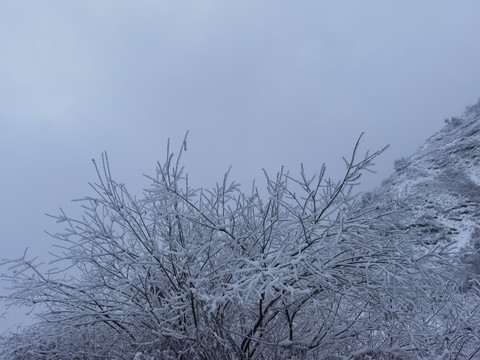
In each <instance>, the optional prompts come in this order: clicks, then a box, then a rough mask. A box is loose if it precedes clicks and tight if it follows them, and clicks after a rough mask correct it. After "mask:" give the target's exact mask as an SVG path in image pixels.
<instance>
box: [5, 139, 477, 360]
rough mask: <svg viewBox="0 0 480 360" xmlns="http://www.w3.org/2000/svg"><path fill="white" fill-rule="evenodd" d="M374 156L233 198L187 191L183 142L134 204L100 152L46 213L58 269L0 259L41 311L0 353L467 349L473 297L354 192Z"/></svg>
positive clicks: (278, 179)
mask: <svg viewBox="0 0 480 360" xmlns="http://www.w3.org/2000/svg"><path fill="white" fill-rule="evenodd" d="M357 145H358V143H357ZM185 148H186V146H184V147H182V149H185ZM379 153H380V152H376V153H374V154H371V155H367V156H366V157H365V158H361V159H358V158H357V146H356V147H355V150H354V152H353V155H352V157H351V159H350V160H349V161H347V162H346V164H347V168H346V171H345V175H344V177H343V178H342V179H340V180H339V181H337V182H334V181H331V180H329V179H326V178H325V167H322V168H321V170H320V172H319V173H318V174H315V175H313V176H312V175H308V174H307V172H306V171H305V170H304V169H303V167H302V169H301V171H300V174H299V175H298V177H293V176H292V175H290V174H289V173H286V172H285V171H284V170H283V169H282V170H281V171H280V172H279V173H278V174H276V175H275V176H271V175H268V174H265V178H266V195H262V192H261V191H259V190H257V189H253V190H252V192H249V193H245V192H243V191H242V190H241V189H240V186H239V185H238V184H237V183H235V182H229V181H228V173H227V174H226V175H225V177H224V179H223V181H222V182H221V183H220V184H217V185H216V186H215V187H213V188H211V189H195V188H192V187H190V184H189V183H188V181H187V177H186V175H185V173H184V169H183V167H182V166H181V164H180V159H181V155H182V151H180V154H179V155H178V157H177V158H174V156H173V154H171V153H168V154H167V155H168V156H167V160H166V162H165V163H164V164H159V166H158V168H157V172H156V174H155V176H153V177H151V178H150V181H151V185H150V186H149V187H148V188H147V189H145V191H144V194H143V197H141V198H136V197H135V196H133V195H131V194H130V193H129V192H128V190H127V188H126V187H125V185H123V184H121V183H118V182H117V181H115V180H114V179H113V177H112V175H111V171H110V167H109V165H108V159H107V156H106V155H103V157H102V163H101V165H97V164H95V168H96V170H97V175H98V179H97V182H96V183H95V184H94V185H93V189H94V190H95V195H94V196H91V197H87V198H85V199H84V200H83V209H84V214H83V216H82V217H80V218H71V217H69V216H68V215H66V214H64V213H61V214H60V215H59V216H56V217H55V218H56V220H57V221H58V222H60V223H63V224H65V226H66V229H65V231H64V232H63V233H59V234H56V235H55V238H56V239H57V240H58V244H57V245H59V246H60V249H62V250H61V251H60V252H58V254H57V255H58V257H59V264H56V265H57V268H58V267H60V268H61V265H62V264H64V269H65V270H64V271H59V270H58V269H57V270H55V271H51V272H46V273H45V272H41V271H40V269H39V267H38V266H37V265H36V262H35V261H34V260H30V259H28V258H27V257H26V256H24V257H23V258H21V259H19V260H17V261H10V262H6V263H5V264H4V265H5V266H8V267H9V269H10V270H11V272H10V274H8V275H4V278H6V279H8V280H10V281H11V285H12V291H11V292H10V293H9V294H7V295H6V296H3V297H4V298H5V300H6V301H7V302H8V303H10V304H12V305H13V304H14V305H25V306H31V305H34V304H43V305H44V309H45V310H44V311H42V312H40V313H39V314H38V320H39V323H38V324H37V325H35V326H32V327H28V328H26V329H25V330H24V331H23V332H20V333H18V334H12V335H11V336H9V337H8V338H6V339H5V340H4V341H2V342H0V357H3V358H6V359H12V360H20V359H35V360H39V359H67V358H68V359H77V358H78V359H105V358H108V359H129V360H130V359H133V358H134V357H135V356H137V358H138V357H140V354H142V355H141V356H142V357H145V358H153V359H166V360H170V359H185V360H187V359H192V360H193V359H221V360H228V359H232V360H233V359H237V360H240V359H241V360H246V359H251V360H253V359H272V360H273V359H293V358H298V359H322V358H327V357H330V358H335V357H337V358H343V357H345V356H351V355H352V354H355V353H357V354H358V356H360V353H358V352H359V351H361V350H362V349H366V348H368V349H371V350H369V351H370V353H369V354H373V355H375V354H380V355H382V354H387V355H388V354H393V353H394V352H393V351H395V354H397V353H398V354H400V351H401V352H402V353H406V354H409V355H411V357H412V358H422V357H424V358H432V359H433V358H438V356H439V354H441V353H443V352H444V351H447V350H448V351H450V352H451V353H452V354H453V353H455V354H457V355H458V356H460V357H462V356H463V355H468V354H471V353H472V352H473V351H474V348H473V347H474V346H475V344H478V340H479V337H478V333H477V332H475V331H471V330H468V329H478V327H476V326H477V325H478V321H477V320H478V314H476V313H475V310H472V309H475V306H470V304H475V301H476V300H478V298H475V297H474V295H475V293H473V292H469V293H468V294H466V295H464V294H461V293H460V292H458V291H456V287H457V284H456V282H455V281H453V280H452V279H450V278H449V274H451V273H452V272H451V271H450V269H451V267H452V266H454V265H455V264H456V263H455V258H454V257H453V256H451V254H450V252H449V248H448V246H443V245H442V246H440V245H438V246H430V247H428V246H423V247H420V248H419V247H418V244H419V241H418V239H417V238H416V237H415V236H411V235H410V234H407V233H406V232H405V231H403V230H400V229H399V228H398V227H397V226H396V225H395V223H394V221H392V219H391V218H390V216H391V211H392V210H395V209H390V208H388V209H387V208H384V207H379V206H377V205H375V204H368V203H367V204H365V203H363V204H362V201H360V200H357V198H356V196H355V195H354V192H353V190H354V186H355V185H356V184H357V183H358V179H359V177H360V176H361V174H362V172H363V171H365V170H368V168H369V167H370V166H371V164H372V161H373V159H374V158H375V157H376V156H377V155H378V154H379ZM72 268H73V269H74V271H72ZM467 295H468V296H470V298H471V300H469V299H467V298H465V296H467ZM462 296H464V297H462ZM452 314H455V316H453V315H452ZM447 337H448V341H447V340H446V339H447ZM366 355H367V353H365V356H366ZM373 355H372V356H373ZM387 355H385V356H387ZM369 356H370V355H369ZM382 356H383V355H382ZM388 356H389V355H388ZM364 358H365V357H364Z"/></svg>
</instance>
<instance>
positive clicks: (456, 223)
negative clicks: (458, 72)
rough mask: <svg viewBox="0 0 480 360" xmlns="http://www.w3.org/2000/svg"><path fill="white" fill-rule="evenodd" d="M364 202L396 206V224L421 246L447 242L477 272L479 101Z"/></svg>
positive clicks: (398, 166) (447, 122) (479, 248)
mask: <svg viewBox="0 0 480 360" xmlns="http://www.w3.org/2000/svg"><path fill="white" fill-rule="evenodd" d="M394 167H395V173H394V174H393V175H392V176H390V177H389V178H388V179H386V180H385V181H384V182H383V184H382V186H381V187H379V188H377V189H376V190H374V191H373V192H372V193H368V194H366V195H365V198H366V200H368V201H373V202H374V203H375V202H378V203H381V204H385V203H394V204H398V206H397V209H399V215H398V216H397V223H398V226H399V227H400V228H402V229H404V230H405V231H413V232H415V233H416V234H420V235H421V239H422V242H423V243H424V245H436V244H438V243H440V244H451V245H452V247H455V248H456V249H458V251H460V253H461V256H462V258H463V261H464V262H465V263H467V264H468V266H469V267H471V269H472V270H473V271H474V272H476V273H479V274H480V101H479V102H478V103H477V104H475V105H473V106H470V107H469V108H467V110H466V111H465V113H464V114H463V115H461V116H460V117H455V118H452V119H450V120H445V126H444V128H443V129H442V130H440V131H439V132H438V133H436V134H435V135H433V136H432V137H430V138H429V139H428V140H427V141H426V142H425V144H424V145H423V146H421V147H420V148H419V149H418V151H417V152H416V153H415V154H413V155H412V156H410V157H408V158H402V159H399V160H396V161H395V163H394Z"/></svg>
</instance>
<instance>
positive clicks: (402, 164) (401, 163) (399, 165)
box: [393, 158, 409, 172]
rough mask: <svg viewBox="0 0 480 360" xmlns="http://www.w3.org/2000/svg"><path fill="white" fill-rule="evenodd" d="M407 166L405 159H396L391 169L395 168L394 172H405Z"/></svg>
mask: <svg viewBox="0 0 480 360" xmlns="http://www.w3.org/2000/svg"><path fill="white" fill-rule="evenodd" d="M408 165H409V162H408V160H407V159H405V158H401V159H397V160H395V161H394V162H393V167H394V168H395V171H396V172H400V171H402V170H405V169H406V168H407V166H408Z"/></svg>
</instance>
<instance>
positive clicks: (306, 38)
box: [0, 0, 480, 332]
mask: <svg viewBox="0 0 480 360" xmlns="http://www.w3.org/2000/svg"><path fill="white" fill-rule="evenodd" d="M479 15H480V2H479V1H478V0H462V1H442V0H425V1H417V0H402V1H385V0H378V1H371V0H365V1H353V0H352V1H334V0H332V1H319V0H318V1H307V0H305V1H282V0H275V1H268V0H256V1H251V0H243V1H226V0H224V1H220V0H205V1H159V0H155V1H153V0H152V1H148V0H136V1H121V0H101V1H98V0H95V1H93V0H92V1H89V0H84V1H60V0H59V1H52V0H44V1H36V0H31V1H24V0H15V1H10V0H0V169H1V170H0V174H1V177H0V198H1V200H2V202H1V205H0V206H1V207H0V215H1V216H0V228H1V229H2V232H1V236H0V258H12V257H17V256H20V255H21V254H22V253H23V250H24V248H25V247H26V246H29V247H30V249H31V250H30V253H31V254H35V253H39V254H41V255H45V254H46V253H47V252H48V251H49V250H50V244H51V243H52V241H51V240H50V239H49V237H48V236H47V235H45V234H44V233H43V230H45V229H47V230H49V231H59V230H62V229H61V228H58V227H57V226H55V223H54V221H52V220H51V219H49V218H47V217H46V216H45V215H44V213H46V212H48V213H54V214H57V213H58V209H59V208H60V207H62V208H65V209H66V210H67V211H68V210H70V211H75V210H74V209H75V208H76V206H75V204H72V203H71V202H70V200H71V199H74V198H79V197H82V196H84V195H89V194H91V191H90V190H89V187H88V184H87V182H88V181H91V180H94V177H95V173H94V170H93V167H92V165H91V161H90V159H91V158H99V157H100V154H101V152H102V151H103V150H107V151H108V153H109V156H110V160H111V166H112V171H113V173H114V175H115V176H116V177H117V178H118V179H119V180H121V181H123V182H126V183H127V185H130V186H131V187H132V188H133V189H134V192H138V191H139V190H140V189H141V188H142V186H144V185H147V184H148V182H147V181H145V180H144V179H143V178H142V175H141V174H142V173H147V174H153V173H154V169H155V162H156V160H159V159H163V158H164V155H165V144H166V140H167V138H168V137H170V138H171V139H172V142H173V145H174V146H176V148H178V146H179V145H180V143H181V140H182V138H183V136H184V134H185V132H186V131H187V130H190V135H189V147H188V151H187V153H186V154H185V163H186V165H187V170H188V172H189V174H190V182H191V183H193V184H194V185H195V184H196V185H199V186H211V185H214V183H215V182H216V181H220V180H221V178H222V174H223V172H224V171H225V170H226V169H228V167H229V165H233V169H232V178H235V179H238V180H239V181H240V182H242V183H243V184H245V186H248V185H250V182H251V180H252V179H253V178H257V179H259V178H261V177H262V173H261V169H262V168H266V169H267V170H269V171H271V172H273V171H275V170H277V169H278V168H279V167H280V166H281V165H282V164H283V165H285V166H286V167H287V168H289V169H291V170H292V171H296V170H298V169H299V164H300V163H301V162H303V163H304V164H305V166H306V167H307V168H308V169H310V170H311V171H315V170H318V169H319V168H320V166H321V164H322V163H323V162H325V163H327V168H328V170H329V173H330V175H331V176H332V177H338V176H340V174H341V171H342V170H343V167H344V165H343V162H342V160H341V157H342V156H345V155H349V154H350V151H351V149H352V147H353V145H354V142H355V140H356V139H357V137H358V136H359V135H360V133H361V132H365V133H366V135H365V137H364V139H363V143H362V151H366V150H367V149H370V150H377V149H379V148H381V147H383V146H384V145H386V144H391V148H390V149H389V150H388V151H387V152H386V153H385V154H383V155H382V157H381V158H380V159H378V161H377V168H376V169H377V171H378V174H377V175H369V176H367V177H365V179H364V184H363V185H362V190H368V189H369V188H373V187H375V186H377V185H378V184H379V183H380V182H381V180H382V179H384V178H385V177H387V176H388V175H389V174H390V173H391V172H392V170H393V166H392V164H393V161H394V159H397V158H399V157H402V156H408V155H410V154H411V153H413V152H414V151H415V150H416V149H417V147H418V146H420V145H421V144H422V143H423V142H424V141H425V140H426V138H428V137H429V136H430V135H432V134H433V133H434V132H436V131H438V130H439V129H440V128H441V127H442V125H443V120H444V119H445V118H446V117H451V116H454V115H459V114H460V113H462V112H463V110H464V108H465V106H466V105H469V104H472V103H474V102H476V101H477V99H478V98H479V97H480V71H479V64H480V40H479V38H478V35H479V34H480V21H478V17H479ZM0 285H1V284H0ZM0 291H1V290H0ZM3 309H4V308H3V305H0V315H1V313H2V311H3ZM17 321H19V318H17V317H16V316H14V317H12V316H10V317H9V318H7V319H3V320H2V319H0V332H1V331H2V329H5V328H6V327H8V326H11V325H12V324H14V323H16V322H17Z"/></svg>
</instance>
